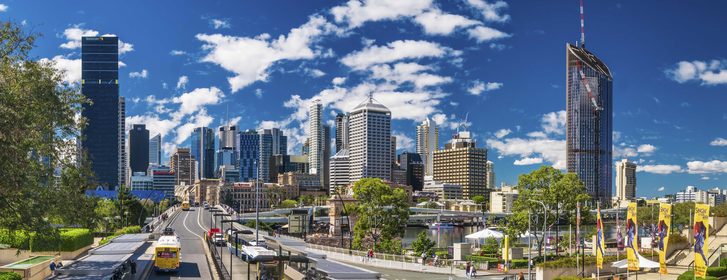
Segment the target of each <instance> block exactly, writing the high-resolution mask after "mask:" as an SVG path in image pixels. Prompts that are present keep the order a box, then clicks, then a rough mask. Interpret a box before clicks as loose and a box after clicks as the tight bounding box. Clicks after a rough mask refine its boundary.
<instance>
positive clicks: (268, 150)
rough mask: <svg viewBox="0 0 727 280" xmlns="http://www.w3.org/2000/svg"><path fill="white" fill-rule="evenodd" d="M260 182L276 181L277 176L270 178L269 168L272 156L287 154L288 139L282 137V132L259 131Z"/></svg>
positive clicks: (275, 129)
mask: <svg viewBox="0 0 727 280" xmlns="http://www.w3.org/2000/svg"><path fill="white" fill-rule="evenodd" d="M258 134H259V135H260V138H259V141H260V144H259V147H260V158H259V159H258V163H260V171H259V172H260V180H261V181H263V182H275V181H277V180H278V177H277V174H275V176H274V178H273V176H271V172H270V168H271V163H273V156H275V155H286V154H288V137H287V136H285V135H283V131H281V130H280V129H277V128H270V129H260V130H258Z"/></svg>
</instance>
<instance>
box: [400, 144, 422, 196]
mask: <svg viewBox="0 0 727 280" xmlns="http://www.w3.org/2000/svg"><path fill="white" fill-rule="evenodd" d="M399 168H401V169H402V170H404V171H405V172H406V185H408V186H411V188H412V189H413V190H414V191H421V190H423V189H424V163H423V162H422V157H421V155H420V154H418V153H409V152H404V153H401V154H400V155H399Z"/></svg>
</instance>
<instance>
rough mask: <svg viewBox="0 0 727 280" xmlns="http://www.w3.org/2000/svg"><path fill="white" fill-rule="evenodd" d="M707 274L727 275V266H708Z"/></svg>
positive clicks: (715, 275)
mask: <svg viewBox="0 0 727 280" xmlns="http://www.w3.org/2000/svg"><path fill="white" fill-rule="evenodd" d="M707 275H708V276H714V277H722V276H725V275H727V267H708V268H707Z"/></svg>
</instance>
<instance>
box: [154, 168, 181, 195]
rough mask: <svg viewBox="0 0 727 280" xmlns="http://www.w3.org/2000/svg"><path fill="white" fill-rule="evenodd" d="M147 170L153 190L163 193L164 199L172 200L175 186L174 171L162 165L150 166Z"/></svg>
mask: <svg viewBox="0 0 727 280" xmlns="http://www.w3.org/2000/svg"><path fill="white" fill-rule="evenodd" d="M149 170H150V172H149V173H150V174H151V178H152V183H153V186H154V190H155V191H163V192H164V197H165V198H170V199H171V198H173V197H174V185H175V184H176V178H175V173H174V170H173V169H171V168H170V167H169V166H164V165H152V166H151V167H150V168H149Z"/></svg>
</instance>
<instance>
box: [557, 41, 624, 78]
mask: <svg viewBox="0 0 727 280" xmlns="http://www.w3.org/2000/svg"><path fill="white" fill-rule="evenodd" d="M566 48H567V49H568V51H569V52H570V53H571V54H573V55H574V56H576V57H577V58H579V59H580V60H581V61H583V63H585V64H586V65H588V66H589V67H591V68H593V69H594V70H596V71H598V72H599V73H601V74H603V75H605V76H606V77H608V78H609V79H612V78H613V77H612V76H611V70H609V69H608V66H606V64H605V63H603V61H601V60H600V59H599V58H598V57H596V55H595V54H593V53H591V52H589V51H588V50H586V48H585V47H578V46H574V45H571V44H567V46H566Z"/></svg>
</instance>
